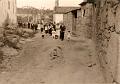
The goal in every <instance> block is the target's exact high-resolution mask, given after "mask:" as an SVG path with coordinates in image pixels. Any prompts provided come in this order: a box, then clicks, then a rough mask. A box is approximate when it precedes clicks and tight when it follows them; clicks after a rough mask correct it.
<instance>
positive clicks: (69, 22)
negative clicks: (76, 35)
mask: <svg viewBox="0 0 120 84" xmlns="http://www.w3.org/2000/svg"><path fill="white" fill-rule="evenodd" d="M63 19H64V21H63V22H64V24H65V26H66V31H72V28H73V15H72V12H69V13H66V14H64V18H63Z"/></svg>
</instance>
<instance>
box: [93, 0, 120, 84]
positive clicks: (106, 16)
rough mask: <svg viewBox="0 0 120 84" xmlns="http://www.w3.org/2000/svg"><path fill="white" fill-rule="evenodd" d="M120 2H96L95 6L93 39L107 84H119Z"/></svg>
mask: <svg viewBox="0 0 120 84" xmlns="http://www.w3.org/2000/svg"><path fill="white" fill-rule="evenodd" d="M119 9H120V1H119V0H96V3H94V4H93V15H92V16H93V17H92V20H93V21H92V24H93V30H94V32H95V33H94V34H93V39H94V41H95V43H96V50H97V55H98V60H99V62H100V66H101V70H102V71H103V75H104V77H105V80H106V82H107V83H112V82H119V83H120V77H119V75H120V74H119V71H120V69H119V68H118V67H120V66H118V65H119V64H118V63H119V61H120V60H119V56H120V55H119V46H118V45H119V35H120V10H119Z"/></svg>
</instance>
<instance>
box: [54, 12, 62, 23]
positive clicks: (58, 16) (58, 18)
mask: <svg viewBox="0 0 120 84" xmlns="http://www.w3.org/2000/svg"><path fill="white" fill-rule="evenodd" d="M53 17H54V22H55V23H59V22H63V14H54V16H53Z"/></svg>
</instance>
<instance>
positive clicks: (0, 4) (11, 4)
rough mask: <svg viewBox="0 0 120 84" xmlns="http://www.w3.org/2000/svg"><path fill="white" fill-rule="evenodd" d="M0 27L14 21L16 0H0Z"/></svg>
mask: <svg viewBox="0 0 120 84" xmlns="http://www.w3.org/2000/svg"><path fill="white" fill-rule="evenodd" d="M0 11H1V13H0V27H2V26H4V25H5V24H15V23H16V0H0Z"/></svg>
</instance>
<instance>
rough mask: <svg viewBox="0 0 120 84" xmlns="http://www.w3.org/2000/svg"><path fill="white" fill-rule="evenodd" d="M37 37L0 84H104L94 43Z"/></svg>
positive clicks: (0, 76) (5, 74)
mask: <svg viewBox="0 0 120 84" xmlns="http://www.w3.org/2000/svg"><path fill="white" fill-rule="evenodd" d="M40 35H41V34H37V35H36V37H35V38H33V39H32V41H31V42H27V43H26V44H25V46H24V49H23V51H22V52H21V54H20V56H18V58H17V59H15V60H14V62H13V64H12V65H13V66H14V67H13V70H11V71H8V72H3V73H2V74H1V75H0V78H1V79H0V84H93V83H95V84H97V83H99V84H100V83H101V84H102V83H104V80H103V76H102V74H101V72H100V68H99V64H98V62H97V58H96V57H95V53H94V47H93V46H94V45H93V43H92V41H91V40H86V39H83V38H80V39H79V40H78V39H76V38H74V39H73V40H71V41H69V42H68V41H66V40H65V41H60V40H58V39H56V40H55V39H53V38H51V37H49V36H47V37H46V38H45V39H41V36H40Z"/></svg>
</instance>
